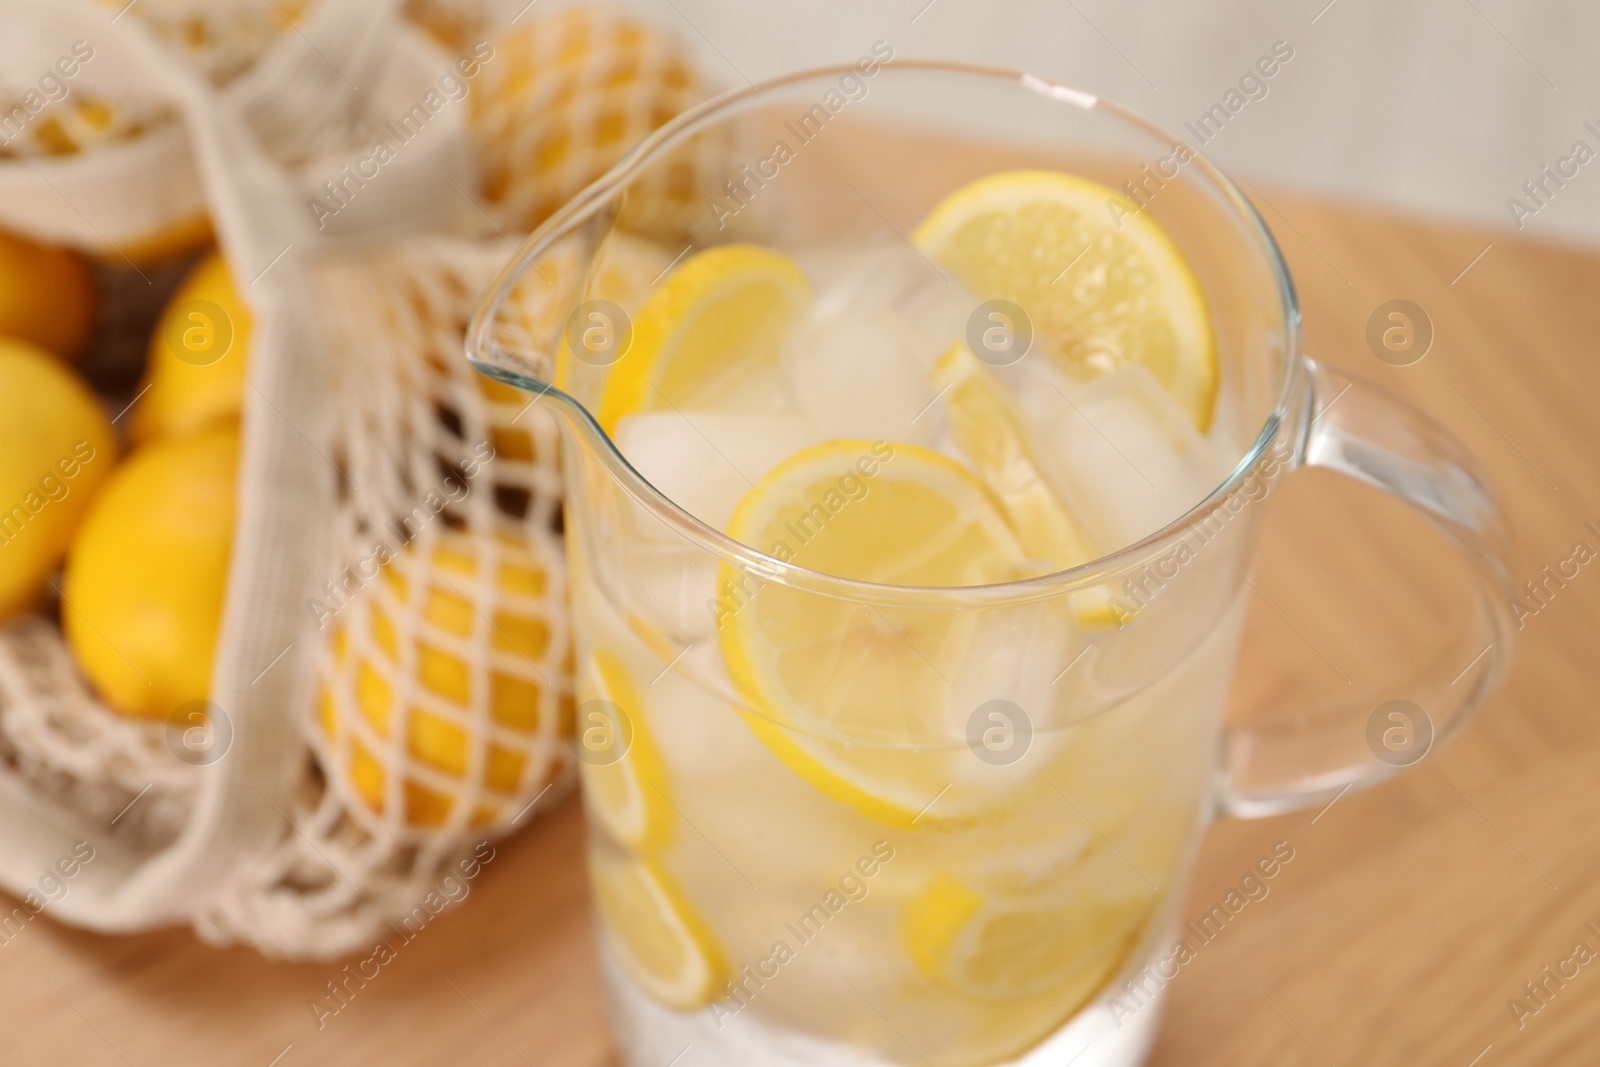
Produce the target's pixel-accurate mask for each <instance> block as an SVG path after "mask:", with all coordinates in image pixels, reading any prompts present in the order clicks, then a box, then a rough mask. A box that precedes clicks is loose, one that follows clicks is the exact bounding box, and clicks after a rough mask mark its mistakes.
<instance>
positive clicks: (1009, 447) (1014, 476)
mask: <svg viewBox="0 0 1600 1067" xmlns="http://www.w3.org/2000/svg"><path fill="white" fill-rule="evenodd" d="M933 384H934V386H935V387H938V388H940V389H941V390H942V395H943V397H944V407H945V416H946V418H947V419H948V420H949V422H950V435H951V436H952V437H953V438H955V442H956V445H957V447H959V448H960V449H961V450H962V451H963V452H965V453H966V454H967V458H968V459H970V460H971V461H972V465H973V467H974V468H975V469H976V470H977V472H978V476H979V477H980V478H982V479H983V481H984V483H985V484H986V485H987V486H988V487H989V491H990V492H992V493H993V494H994V495H995V497H996V498H997V499H998V500H999V501H1000V506H1001V507H1002V508H1004V509H1005V514H1006V519H1007V520H1009V521H1010V523H1011V528H1012V529H1013V530H1015V531H1016V532H1017V540H1018V541H1020V542H1021V543H1022V549H1023V551H1024V552H1026V553H1027V554H1028V556H1029V557H1030V558H1032V559H1036V560H1042V561H1044V562H1046V563H1048V564H1049V565H1050V566H1051V568H1052V569H1054V570H1066V569H1067V568H1069V567H1076V566H1078V565H1079V564H1081V563H1087V562H1088V561H1089V560H1091V559H1094V558H1095V556H1096V555H1097V553H1096V552H1095V551H1094V549H1093V548H1092V547H1091V542H1090V539H1089V536H1088V534H1086V533H1085V532H1084V531H1083V529H1082V527H1081V526H1079V524H1078V522H1077V521H1076V520H1075V519H1073V517H1072V513H1071V512H1070V511H1069V510H1068V509H1067V507H1066V506H1065V505H1064V504H1062V502H1061V499H1060V497H1058V496H1057V495H1056V492H1055V490H1054V489H1052V488H1051V486H1050V484H1049V483H1048V482H1047V481H1046V480H1045V478H1044V475H1043V474H1042V473H1041V472H1040V469H1039V464H1038V462H1037V460H1036V458H1035V455H1034V452H1033V445H1032V442H1031V440H1030V437H1031V435H1030V434H1029V433H1028V430H1027V426H1026V424H1025V423H1024V422H1023V421H1022V417H1021V416H1020V415H1019V414H1018V413H1017V411H1016V407H1015V405H1014V404H1013V403H1012V400H1011V397H1010V396H1008V395H1007V391H1006V388H1005V385H1004V384H1003V383H1002V382H1001V381H999V379H998V378H997V377H996V376H995V374H994V372H993V371H991V370H989V368H987V367H985V366H984V365H983V363H982V362H981V361H980V360H979V359H978V358H977V357H976V356H974V355H973V354H972V351H971V349H969V348H968V347H967V346H966V343H965V342H963V341H957V342H956V343H955V344H953V345H951V346H950V349H949V351H947V352H945V354H944V355H943V356H941V357H940V358H939V362H938V363H937V364H936V365H935V367H934V374H933ZM1069 600H1070V602H1071V604H1072V614H1073V617H1074V618H1075V619H1077V621H1078V623H1079V625H1081V626H1084V627H1086V628H1088V629H1092V630H1106V629H1113V628H1115V627H1117V626H1121V625H1122V624H1123V623H1124V622H1125V621H1126V615H1127V613H1126V612H1123V611H1119V610H1118V606H1119V601H1117V599H1116V597H1115V596H1114V595H1113V593H1112V591H1111V590H1110V588H1109V587H1106V586H1095V587H1093V588H1091V589H1080V590H1078V591H1076V592H1074V593H1072V594H1071V596H1070V597H1069Z"/></svg>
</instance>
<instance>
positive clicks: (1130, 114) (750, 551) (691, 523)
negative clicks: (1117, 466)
mask: <svg viewBox="0 0 1600 1067" xmlns="http://www.w3.org/2000/svg"><path fill="white" fill-rule="evenodd" d="M856 69H857V68H856V65H855V64H853V63H845V64H831V65H827V66H821V67H810V68H806V69H803V70H798V71H792V72H790V73H787V74H783V75H779V76H777V77H774V78H770V79H765V80H763V81H759V82H754V83H751V84H749V85H745V86H741V87H738V88H734V89H730V90H728V91H727V92H724V93H721V94H718V95H717V96H715V97H712V98H711V99H709V100H706V101H703V102H702V103H700V104H697V105H696V106H694V107H692V108H690V109H689V110H687V111H684V112H683V113H681V114H679V115H677V116H676V117H674V118H672V119H671V120H669V121H668V122H667V123H665V124H664V125H662V126H661V127H659V128H657V129H656V130H655V131H654V132H652V133H651V134H649V135H648V136H646V137H644V138H643V139H642V140H640V141H639V143H638V144H636V145H634V147H633V148H631V149H630V150H629V151H628V152H626V153H625V154H624V155H623V156H622V158H621V159H619V160H618V161H617V162H616V163H615V164H613V165H612V166H611V168H610V169H608V170H607V171H606V172H605V173H604V174H602V175H601V176H600V177H599V178H597V179H595V181H593V182H592V183H590V184H589V185H588V186H586V187H585V188H584V189H583V190H581V191H580V192H579V193H577V194H576V195H575V196H574V197H573V198H572V199H571V200H569V201H568V202H567V203H566V204H564V205H562V206H561V207H560V208H558V209H557V210H556V211H555V213H554V214H552V215H551V216H550V217H549V218H548V219H546V220H545V221H544V222H543V223H541V224H540V225H539V226H538V227H537V228H535V229H534V230H533V232H532V233H530V234H529V235H528V237H527V238H526V239H524V240H523V242H522V244H521V246H520V247H519V248H518V250H517V254H516V255H515V256H514V257H513V258H512V259H511V260H510V261H509V262H508V263H507V264H506V265H505V266H504V267H503V268H501V270H500V271H499V272H498V273H497V274H496V275H495V278H494V280H493V281H492V282H491V283H490V284H489V285H488V287H487V288H485V290H484V291H483V293H482V294H481V295H480V296H479V298H478V300H477V303H476V305H475V306H474V308H473V312H472V317H471V319H470V320H469V322H468V326H467V331H466V336H465V340H464V348H465V353H466V357H467V360H468V362H469V363H470V364H471V365H472V366H473V368H474V369H475V370H477V371H478V372H479V373H481V374H484V375H486V376H487V377H490V378H493V379H495V380H497V381H500V382H502V383H504V384H507V385H510V386H513V387H515V388H517V389H520V390H522V391H525V392H529V393H533V394H534V397H533V399H532V401H530V403H531V404H536V403H539V402H541V401H543V400H544V399H545V398H546V397H549V398H550V399H551V400H552V401H553V402H554V403H555V404H556V405H557V406H558V407H559V408H561V409H562V413H561V414H558V415H557V416H556V418H557V420H558V422H561V423H562V424H564V425H565V426H566V427H567V429H569V430H570V431H572V432H573V433H574V434H576V435H579V436H581V438H582V439H583V440H584V443H585V444H586V445H588V446H589V447H590V449H591V451H592V452H593V453H594V454H595V455H596V456H597V457H598V458H599V459H600V461H601V462H602V463H603V464H604V466H605V467H606V468H607V470H608V472H609V473H610V474H611V476H612V477H614V478H616V479H617V481H618V483H619V484H620V485H621V486H622V488H623V489H624V490H625V491H626V492H627V493H628V494H629V495H630V496H631V497H633V498H634V500H635V501H637V502H638V503H639V504H640V505H642V506H643V507H645V508H646V509H648V510H649V511H650V512H651V513H652V514H654V515H655V516H656V517H657V518H659V519H661V520H662V521H663V522H665V523H667V525H668V526H669V528H671V529H673V530H674V531H675V532H677V533H678V534H680V535H681V536H684V537H685V538H686V539H688V540H690V541H691V542H692V543H694V544H695V545H696V546H697V547H700V548H703V549H704V550H706V551H708V552H710V553H711V554H712V555H715V556H717V557H718V558H720V559H721V560H723V561H724V562H725V563H735V564H738V565H740V566H742V567H744V568H746V569H748V570H750V571H752V572H754V573H755V574H756V575H757V576H758V577H759V578H761V579H762V580H775V581H778V582H780V583H781V584H784V585H789V586H792V587H796V588H802V589H806V590H808V591H811V592H816V593H820V594H822V595H827V596H832V597H835V598H838V599H843V600H853V601H870V602H872V603H882V602H885V601H890V600H892V601H895V602H898V603H901V604H907V605H922V606H932V607H938V606H950V605H951V603H952V602H954V601H956V600H960V601H963V603H961V604H960V605H958V606H962V607H967V606H972V604H973V603H974V602H981V603H984V604H996V603H1011V602H1026V601H1032V600H1039V599H1045V598H1050V597H1055V596H1059V595H1062V594H1064V593H1067V592H1071V591H1073V590H1076V589H1082V588H1089V587H1092V586H1096V585H1100V584H1102V583H1104V582H1105V581H1106V580H1107V578H1108V577H1110V576H1116V575H1119V574H1121V573H1123V572H1125V571H1130V570H1136V569H1138V568H1139V567H1140V566H1142V565H1143V564H1145V563H1147V562H1148V561H1149V560H1150V559H1151V558H1152V557H1154V556H1157V555H1160V554H1161V553H1162V552H1163V551H1165V550H1166V549H1167V548H1169V547H1170V546H1171V545H1172V544H1174V543H1176V542H1178V541H1181V540H1182V539H1184V538H1185V537H1187V536H1188V534H1189V533H1190V532H1192V531H1193V529H1194V528H1195V527H1197V526H1198V525H1200V524H1201V523H1203V522H1205V520H1206V519H1207V518H1208V517H1209V516H1211V515H1212V514H1214V513H1215V512H1216V511H1217V510H1218V509H1219V508H1222V507H1224V506H1225V505H1226V503H1227V501H1228V500H1229V499H1230V498H1231V497H1232V496H1233V494H1234V493H1235V492H1237V491H1238V490H1239V489H1240V488H1241V487H1242V486H1243V484H1244V483H1245V481H1246V480H1247V479H1249V478H1250V477H1251V476H1252V474H1253V472H1254V471H1255V469H1256V468H1257V467H1258V466H1260V465H1261V464H1262V462H1263V460H1264V459H1265V458H1266V456H1267V453H1268V451H1269V450H1270V449H1271V448H1272V447H1273V443H1274V442H1275V441H1276V440H1277V438H1278V436H1279V434H1280V432H1281V431H1283V430H1284V429H1285V428H1286V427H1288V428H1291V429H1294V428H1297V429H1298V431H1299V432H1300V433H1301V434H1304V433H1305V432H1306V430H1307V429H1308V428H1309V425H1310V421H1311V416H1310V413H1309V410H1308V411H1307V412H1305V413H1302V414H1301V417H1297V413H1296V412H1295V410H1294V405H1295V403H1296V400H1297V398H1298V397H1299V396H1300V394H1301V393H1302V391H1303V390H1304V389H1305V382H1306V379H1307V377H1308V373H1309V372H1308V369H1307V367H1306V362H1305V359H1304V358H1303V353H1302V347H1301V344H1302V336H1301V321H1300V304H1299V298H1298V295H1297V293H1296V290H1295V286H1294V280H1293V278H1292V276H1291V275H1290V273H1289V269H1288V265H1287V263H1286V262H1285V260H1284V257H1283V253H1282V250H1281V249H1280V248H1279V246H1278V242H1277V239H1276V238H1275V237H1274V236H1273V234H1272V231H1271V229H1270V228H1269V227H1268V226H1267V224H1266V221H1265V220H1264V219H1263V218H1262V217H1261V215H1260V213H1259V212H1258V211H1257V210H1256V208H1255V205H1254V204H1253V203H1252V202H1251V201H1250V199H1249V198H1248V197H1246V196H1245V195H1244V192H1243V191H1242V190H1241V189H1240V188H1239V187H1238V185H1237V184H1235V182H1234V181H1233V179H1231V178H1230V177H1229V176H1228V175H1227V173H1226V172H1225V171H1223V170H1222V168H1220V167H1218V166H1217V165H1216V164H1215V163H1213V162H1212V161H1211V160H1210V158H1209V157H1207V156H1206V155H1204V154H1203V153H1202V152H1201V151H1200V150H1199V149H1197V148H1195V147H1194V146H1192V145H1189V144H1188V142H1187V141H1184V140H1183V139H1181V138H1179V137H1177V136H1175V135H1174V134H1172V133H1171V132H1169V131H1168V130H1166V129H1165V128H1164V127H1162V126H1161V125H1160V124H1158V123H1156V122H1154V121H1153V120H1151V119H1149V118H1147V117H1145V116H1144V115H1142V114H1141V113H1139V112H1137V111H1135V110H1133V109H1132V108H1129V107H1127V106H1125V105H1123V104H1119V103H1117V102H1116V101H1113V100H1107V99H1106V98H1104V97H1102V96H1100V95H1098V94H1096V93H1092V92H1089V91H1087V90H1084V89H1080V88H1077V87H1075V86H1071V85H1067V84H1064V83H1061V82H1057V81H1055V80H1053V79H1049V78H1044V77H1041V76H1039V75H1035V74H1031V73H1029V72H1027V71H1024V70H1020V69H1017V68H1011V67H998V66H987V65H981V64H973V63H963V62H958V61H953V60H940V59H900V58H898V57H895V58H893V59H892V60H890V61H886V62H884V63H883V64H882V66H881V67H880V69H879V71H878V74H879V75H880V76H881V75H883V74H891V75H895V74H901V73H924V74H926V73H946V74H954V75H961V76H975V77H980V78H988V79H992V80H994V81H998V82H1010V83H1014V84H1016V85H1018V86H1019V87H1021V88H1022V89H1025V90H1027V91H1030V92H1033V93H1035V94H1036V95H1039V96H1043V97H1045V98H1047V99H1051V100H1055V101H1058V102H1060V103H1062V104H1063V105H1065V106H1072V107H1077V108H1080V109H1082V110H1086V111H1087V110H1103V111H1105V112H1106V113H1108V114H1110V115H1111V116H1113V117H1114V118H1116V119H1118V120H1119V121H1121V122H1124V123H1127V124H1129V125H1131V126H1134V127H1137V128H1138V129H1140V130H1142V131H1143V132H1145V133H1147V134H1149V135H1151V136H1153V137H1156V138H1158V139H1160V140H1162V141H1164V142H1166V143H1167V144H1169V145H1174V146H1176V145H1179V144H1183V145H1185V146H1186V147H1187V148H1188V150H1189V152H1190V154H1191V155H1192V157H1193V158H1192V160H1191V162H1190V165H1192V166H1196V167H1197V169H1198V170H1199V171H1200V172H1201V173H1203V174H1204V175H1205V177H1206V178H1207V179H1208V180H1209V181H1210V182H1211V183H1212V184H1213V185H1214V186H1215V187H1216V189H1217V190H1218V191H1219V192H1220V193H1221V194H1222V195H1223V198H1224V200H1225V203H1226V205H1227V207H1228V208H1229V209H1231V211H1232V213H1233V214H1234V215H1235V216H1236V219H1235V221H1236V222H1237V223H1239V224H1242V225H1243V226H1244V227H1245V229H1246V230H1247V232H1248V233H1249V235H1250V237H1251V238H1252V239H1253V242H1254V243H1255V244H1256V245H1257V246H1258V247H1259V250H1260V252H1261V255H1262V258H1263V259H1264V260H1265V261H1266V264H1267V266H1268V268H1269V270H1270V273H1271V275H1272V279H1273V283H1274V286H1275V288H1276V289H1277V292H1278V301H1279V309H1280V312H1281V323H1282V330H1283V334H1282V336H1283V344H1282V345H1281V347H1280V350H1279V352H1278V353H1277V360H1278V362H1279V364H1280V366H1279V368H1278V370H1279V375H1280V378H1279V384H1278V389H1277V394H1276V396H1275V397H1274V398H1273V401H1272V405H1271V409H1270V410H1269V412H1268V414H1267V416H1266V419H1265V421H1264V422H1263V424H1262V426H1261V428H1260V430H1259V431H1258V432H1257V434H1256V436H1255V438H1254V440H1253V441H1252V442H1251V444H1250V446H1249V447H1248V448H1247V449H1245V451H1244V454H1243V455H1242V456H1241V457H1240V459H1239V461H1238V462H1237V463H1236V464H1234V466H1233V467H1232V468H1231V469H1230V470H1229V471H1228V473H1227V475H1225V476H1224V477H1223V479H1222V480H1221V481H1220V482H1219V483H1218V484H1217V485H1216V486H1215V487H1214V488H1213V489H1211V490H1210V491H1209V492H1208V493H1207V494H1206V495H1205V496H1204V497H1203V498H1201V500H1199V501H1198V502H1197V503H1196V504H1194V506H1192V507H1190V508H1189V509H1188V510H1186V511H1184V512H1183V513H1181V514H1180V515H1178V516H1176V517H1175V518H1173V519H1172V520H1171V521H1169V522H1167V523H1165V524H1164V525H1162V526H1161V527H1160V528H1159V529H1157V530H1155V531H1153V532H1151V533H1150V534H1147V535H1146V536H1144V537H1142V538H1140V539H1139V540H1137V541H1133V542H1130V543H1128V544H1126V545H1123V546H1121V547H1119V548H1117V549H1115V550H1113V551H1111V552H1107V553H1105V554H1103V555H1100V556H1096V557H1095V558H1094V559H1091V560H1088V561H1086V562H1084V563H1080V564H1078V565H1077V566H1074V567H1069V568H1066V569H1064V570H1059V571H1051V572H1048V573H1046V574H1040V575H1033V576H1030V577H1026V578H1016V579H1012V580H1010V581H1007V582H996V583H990V584H986V585H961V586H911V585H892V584H888V583H882V582H867V581H859V580H855V579H850V578H844V577H841V576H839V575H834V574H828V573H827V572H825V571H816V570H811V569H809V568H806V567H801V566H797V565H795V564H793V563H787V562H785V561H783V560H780V559H778V558H777V557H775V556H771V555H768V554H767V553H765V552H762V551H761V550H760V549H757V548H754V547H752V546H750V545H747V544H745V543H744V542H742V541H738V540H736V539H734V538H732V537H729V536H728V535H727V534H726V533H724V532H722V531H721V530H718V529H716V528H715V527H712V526H709V525H707V524H706V523H704V522H702V521H701V520H700V519H698V518H696V517H695V516H694V515H692V514H690V513H689V512H688V511H685V510H684V509H683V508H682V507H681V506H680V505H679V504H678V503H677V502H676V501H674V500H673V499H672V498H671V497H669V496H667V495H666V494H665V493H663V492H662V491H661V490H659V489H657V488H656V487H655V485H653V484H652V483H651V482H650V481H649V480H648V479H647V478H645V477H644V475H642V474H641V473H639V471H638V470H637V469H635V467H634V466H633V464H632V463H630V462H629V461H628V459H627V457H626V456H624V455H623V454H622V451H621V450H620V449H619V448H618V447H617V445H616V443H615V442H614V441H613V440H612V439H611V437H610V435H609V434H607V433H606V431H605V430H604V429H602V428H601V426H600V424H599V422H598V421H597V420H596V419H595V417H594V414H593V413H592V412H591V411H589V409H588V408H587V407H586V406H585V405H584V404H582V403H581V402H580V401H578V400H577V399H576V398H575V397H573V396H571V395H570V394H568V393H566V392H565V391H563V390H561V389H559V388H557V387H556V386H555V385H554V384H552V383H550V382H546V381H543V380H541V379H539V378H535V377H533V376H532V375H529V374H526V373H524V372H522V371H520V370H518V369H516V367H515V365H514V363H513V362H511V361H507V362H499V361H497V360H496V359H495V358H493V357H492V356H491V353H495V352H499V351H501V349H500V347H499V346H498V345H496V344H495V343H494V342H493V340H492V339H491V336H490V334H491V331H492V327H493V323H494V320H495V316H496V314H497V312H498V310H499V307H500V305H501V303H502V302H503V301H504V300H505V298H506V297H507V296H508V295H509V294H510V292H511V290H512V289H513V288H514V287H515V285H516V284H517V282H518V281H519V280H520V279H521V277H522V276H523V274H524V273H525V272H526V271H527V270H528V269H529V268H530V267H531V266H533V264H534V261H535V260H536V259H537V258H538V256H539V255H541V254H543V253H544V252H545V251H546V250H548V249H549V248H550V246H551V245H553V244H554V243H555V242H556V241H557V240H559V239H560V238H562V237H564V236H566V235H567V234H568V233H570V232H572V231H573V230H574V229H576V228H577V227H578V226H579V225H581V224H582V223H584V222H586V221H588V220H589V219H590V218H591V217H592V216H593V215H594V214H595V213H596V212H597V211H599V210H600V209H601V207H602V206H603V205H604V204H605V203H606V202H607V201H608V200H609V199H610V198H611V196H612V195H613V194H614V193H615V192H617V191H619V190H620V189H622V188H624V187H626V185H627V184H628V183H629V182H630V181H631V180H632V179H633V177H635V176H636V175H637V174H638V173H639V172H641V171H642V170H644V169H645V168H646V167H648V166H649V164H650V162H651V160H652V159H653V158H654V157H655V156H657V155H659V154H660V153H661V152H662V151H664V150H666V149H668V148H670V147H672V146H673V145H674V144H675V143H677V142H678V141H680V140H681V139H683V138H685V137H687V136H688V135H690V134H691V133H694V132H696V131H697V130H699V129H700V128H702V127H704V126H705V125H708V124H709V122H708V120H716V119H717V118H718V117H719V116H721V115H722V114H724V113H725V112H727V111H729V110H730V109H732V108H735V107H737V106H738V105H740V104H743V103H746V102H748V101H750V100H752V99H755V98H757V97H760V96H763V95H768V94H773V93H776V92H778V91H781V90H784V89H788V88H791V87H793V86H795V85H798V84H801V83H805V82H811V81H817V80H827V79H837V78H839V77H840V76H842V75H844V74H847V73H851V72H855V71H856ZM552 369H553V365H552ZM1310 399H1311V398H1310V397H1309V396H1307V397H1305V398H1304V400H1303V402H1306V403H1309V401H1310ZM1302 422H1303V424H1301V423H1302ZM1298 450H1299V442H1295V454H1296V455H1298Z"/></svg>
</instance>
